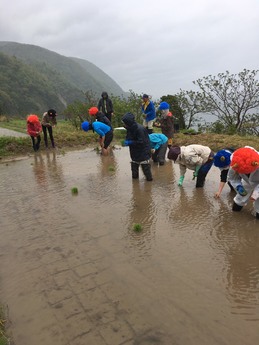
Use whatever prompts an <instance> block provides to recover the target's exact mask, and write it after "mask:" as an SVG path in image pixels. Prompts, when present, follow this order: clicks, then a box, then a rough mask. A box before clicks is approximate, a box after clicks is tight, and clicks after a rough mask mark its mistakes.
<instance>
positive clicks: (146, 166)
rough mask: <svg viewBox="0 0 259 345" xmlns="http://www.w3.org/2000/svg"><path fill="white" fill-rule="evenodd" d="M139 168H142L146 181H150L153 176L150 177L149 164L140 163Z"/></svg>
mask: <svg viewBox="0 0 259 345" xmlns="http://www.w3.org/2000/svg"><path fill="white" fill-rule="evenodd" d="M141 168H142V171H143V174H144V175H145V177H146V179H147V181H152V180H153V177H152V172H151V164H149V163H144V164H141Z"/></svg>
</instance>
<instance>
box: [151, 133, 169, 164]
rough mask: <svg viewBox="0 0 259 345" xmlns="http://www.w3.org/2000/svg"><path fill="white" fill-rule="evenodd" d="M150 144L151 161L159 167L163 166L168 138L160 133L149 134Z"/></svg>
mask: <svg viewBox="0 0 259 345" xmlns="http://www.w3.org/2000/svg"><path fill="white" fill-rule="evenodd" d="M148 136H149V140H150V144H151V153H152V160H153V162H155V163H158V164H159V165H164V164H165V155H166V150H167V143H168V138H167V136H166V135H164V134H162V133H152V134H149V135H148Z"/></svg>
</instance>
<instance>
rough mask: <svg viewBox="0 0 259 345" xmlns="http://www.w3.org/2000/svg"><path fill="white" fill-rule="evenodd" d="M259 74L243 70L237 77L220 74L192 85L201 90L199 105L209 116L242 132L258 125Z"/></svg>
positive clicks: (235, 75) (255, 71) (254, 71)
mask: <svg viewBox="0 0 259 345" xmlns="http://www.w3.org/2000/svg"><path fill="white" fill-rule="evenodd" d="M258 72H259V71H258V70H252V71H249V70H247V69H244V70H243V71H242V72H240V73H238V74H230V73H229V72H228V71H226V73H219V74H218V75H217V76H211V75H209V76H207V77H204V78H202V79H198V80H196V81H194V82H193V83H194V84H195V85H197V86H199V88H200V90H201V94H202V99H201V100H200V102H202V103H203V108H204V109H205V110H206V112H207V113H211V114H212V115H215V116H217V118H218V120H219V121H220V122H221V123H223V124H224V125H225V126H226V127H227V128H233V127H234V128H235V130H236V132H241V131H242V130H244V128H247V127H248V126H249V124H250V125H251V124H252V123H253V121H255V122H256V125H257V124H258V121H259V115H258V113H254V112H255V111H256V109H257V108H258V106H259V82H258V80H256V75H257V73H258Z"/></svg>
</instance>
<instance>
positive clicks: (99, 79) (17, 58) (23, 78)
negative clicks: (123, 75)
mask: <svg viewBox="0 0 259 345" xmlns="http://www.w3.org/2000/svg"><path fill="white" fill-rule="evenodd" d="M0 72H1V75H0V85H1V87H0V114H1V113H2V114H5V115H21V116H24V115H26V114H28V113H31V112H36V113H37V112H40V113H42V112H43V111H44V110H45V109H47V108H51V107H54V108H55V109H57V111H58V112H62V110H64V109H65V107H66V106H67V104H69V103H72V102H73V101H74V100H81V101H83V100H84V93H85V92H86V91H90V90H91V91H92V92H93V93H94V94H96V95H97V97H99V96H100V95H101V92H102V91H104V90H106V91H108V92H109V93H110V94H113V95H115V96H121V95H124V96H125V95H126V93H125V92H124V91H123V90H122V89H121V87H120V86H119V85H118V84H117V83H116V82H115V81H114V80H113V79H112V78H110V77H109V76H108V75H107V74H106V73H104V72H103V71H102V70H101V69H100V68H98V67H97V66H95V65H94V64H93V63H90V62H89V61H86V60H83V59H78V58H73V57H71V58H69V57H65V56H62V55H60V54H57V53H55V52H52V51H50V50H47V49H45V48H41V47H38V46H34V45H29V44H20V43H14V42H0Z"/></svg>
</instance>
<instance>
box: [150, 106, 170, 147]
mask: <svg viewBox="0 0 259 345" xmlns="http://www.w3.org/2000/svg"><path fill="white" fill-rule="evenodd" d="M158 110H161V114H162V115H161V117H160V118H158V120H157V121H156V122H155V124H154V126H155V127H158V128H161V131H162V133H163V134H164V135H166V136H167V138H168V148H169V149H170V147H171V146H172V144H173V136H174V120H173V115H172V113H171V112H170V111H169V104H168V103H167V102H161V103H160V105H159V107H158Z"/></svg>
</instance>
